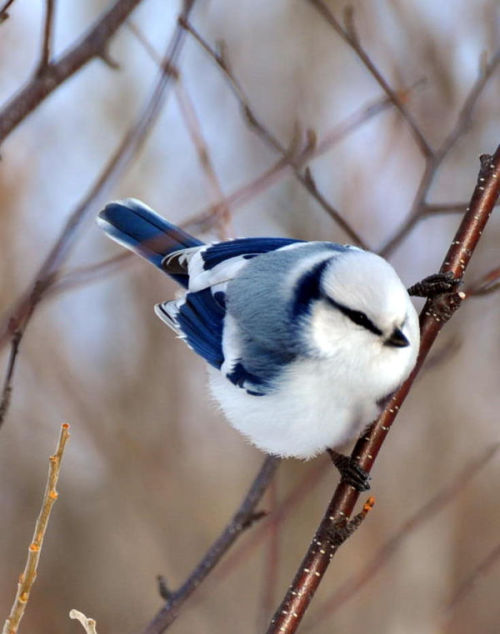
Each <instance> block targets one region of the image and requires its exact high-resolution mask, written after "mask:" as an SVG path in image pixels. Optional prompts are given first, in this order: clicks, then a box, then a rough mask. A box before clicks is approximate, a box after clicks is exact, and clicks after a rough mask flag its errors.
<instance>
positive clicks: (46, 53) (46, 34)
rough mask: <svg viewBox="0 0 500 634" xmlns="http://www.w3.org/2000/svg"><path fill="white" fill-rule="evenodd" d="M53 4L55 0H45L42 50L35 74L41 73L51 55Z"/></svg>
mask: <svg viewBox="0 0 500 634" xmlns="http://www.w3.org/2000/svg"><path fill="white" fill-rule="evenodd" d="M54 6H55V0H45V20H44V24H43V39H42V50H41V53H40V61H39V62H38V68H37V71H36V75H37V76H39V75H41V74H43V72H44V71H45V69H46V68H47V66H48V65H49V63H50V58H51V55H52V32H53V29H54Z"/></svg>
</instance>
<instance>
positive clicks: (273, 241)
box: [201, 238, 302, 271]
mask: <svg viewBox="0 0 500 634" xmlns="http://www.w3.org/2000/svg"><path fill="white" fill-rule="evenodd" d="M297 242H302V240H294V239H293V238H239V239H237V240H229V241H228V242H219V243H218V244H211V245H210V246H208V247H207V248H206V249H203V250H202V251H201V257H202V259H203V268H204V270H205V271H208V270H210V269H213V268H214V267H216V266H217V265H218V264H221V263H222V262H224V261H226V260H230V259H232V258H236V257H241V258H243V259H245V260H249V259H250V258H254V257H255V256H256V255H260V254H261V253H267V252H268V251H276V249H281V248H283V247H287V246H289V245H290V244H295V243H297Z"/></svg>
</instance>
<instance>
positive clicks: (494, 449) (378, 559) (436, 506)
mask: <svg viewBox="0 0 500 634" xmlns="http://www.w3.org/2000/svg"><path fill="white" fill-rule="evenodd" d="M499 447H500V445H499V444H498V443H497V444H495V445H493V446H490V447H487V448H486V449H485V450H483V451H482V452H481V454H480V455H479V456H478V457H477V458H475V459H474V460H472V461H471V462H470V463H469V464H468V465H466V466H465V467H464V468H463V469H462V470H461V472H460V473H459V474H458V475H457V476H456V477H455V478H454V479H453V480H452V482H450V484H448V485H447V486H445V487H443V488H442V489H441V490H440V491H438V493H437V494H436V495H434V496H433V497H432V498H431V499H430V500H429V501H428V502H426V503H425V504H424V505H423V506H422V507H421V508H419V509H418V511H416V513H414V514H413V515H412V516H411V517H409V518H408V519H407V520H406V521H405V522H403V524H402V525H401V527H400V528H399V529H398V531H397V532H396V533H395V534H394V535H393V536H392V537H391V538H390V539H388V540H387V541H386V543H385V544H384V545H383V546H382V547H381V548H380V549H379V550H378V551H377V552H376V553H375V554H374V555H373V557H372V558H371V559H369V560H368V561H366V563H364V565H363V566H362V568H361V569H360V570H358V572H357V573H355V574H353V575H351V576H350V577H348V578H347V579H346V580H345V581H344V582H343V583H342V585H341V586H340V587H339V588H338V589H337V590H336V591H335V593H333V594H332V596H331V597H330V598H329V599H327V600H326V601H325V602H324V603H323V604H322V605H320V606H319V608H318V609H317V610H315V611H314V618H313V620H312V621H311V622H310V623H308V625H307V627H305V628H304V631H308V630H312V629H314V628H315V627H317V626H318V625H320V624H321V623H323V622H324V621H325V619H327V618H328V617H330V616H331V615H332V614H333V613H334V612H335V611H336V610H338V608H340V607H342V606H343V605H344V604H345V603H346V602H347V601H349V599H351V598H352V597H353V596H355V595H356V594H357V593H358V592H359V590H360V589H361V588H362V587H363V586H364V585H365V584H366V583H368V582H369V581H370V580H371V579H372V578H373V577H374V576H375V575H376V574H377V572H378V571H379V570H380V569H381V568H382V567H383V566H385V565H386V564H387V562H388V561H389V559H390V558H391V557H392V556H393V555H394V554H395V552H396V550H397V549H398V548H399V546H400V545H401V543H402V542H403V541H404V540H405V539H407V538H408V537H409V536H410V535H411V534H413V533H414V532H415V531H416V530H417V529H418V528H420V527H421V526H422V525H423V524H425V523H426V522H428V521H429V520H430V519H431V518H432V517H434V515H436V514H437V513H439V512H440V511H441V510H442V509H443V508H444V507H445V506H446V505H447V504H449V503H450V502H451V501H452V500H454V499H455V498H456V497H457V495H458V494H459V493H460V492H461V491H462V490H463V489H464V488H465V487H466V486H467V485H468V484H469V482H470V481H471V480H472V478H473V477H474V476H475V475H477V474H478V473H479V472H480V471H481V470H482V469H483V468H484V467H485V466H486V465H487V464H488V463H489V462H490V461H491V459H492V458H493V457H494V456H496V455H497V453H498V449H499Z"/></svg>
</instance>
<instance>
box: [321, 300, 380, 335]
mask: <svg viewBox="0 0 500 634" xmlns="http://www.w3.org/2000/svg"><path fill="white" fill-rule="evenodd" d="M326 299H327V300H328V302H329V303H330V304H331V305H332V306H333V307H334V308H336V309H337V310H340V312H341V313H343V314H344V315H345V316H346V317H349V319H350V320H351V321H352V322H354V323H355V324H357V325H358V326H362V327H363V328H366V330H369V331H370V332H373V334H374V335H381V334H382V331H381V330H380V328H377V326H375V324H374V323H373V321H372V320H371V319H369V318H368V317H367V316H366V315H365V313H362V312H361V311H360V310H353V309H352V308H348V307H347V306H343V305H342V304H339V303H338V302H336V301H335V300H334V299H332V298H331V297H327V298H326Z"/></svg>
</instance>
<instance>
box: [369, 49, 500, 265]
mask: <svg viewBox="0 0 500 634" xmlns="http://www.w3.org/2000/svg"><path fill="white" fill-rule="evenodd" d="M499 65H500V49H498V50H497V51H496V52H495V53H494V55H493V57H492V58H491V61H490V63H489V64H484V65H483V66H482V67H481V70H480V73H479V77H478V78H477V80H476V81H475V83H474V85H473V86H472V88H471V90H470V92H469V94H468V96H467V98H466V99H465V101H464V103H463V105H462V108H461V109H460V112H459V115H458V117H457V120H456V122H455V125H454V126H453V127H452V129H451V131H450V132H449V133H448V136H447V137H446V138H445V139H444V141H443V142H442V143H441V145H440V146H439V148H438V149H437V150H436V151H435V152H433V153H432V154H430V155H429V156H427V157H426V163H425V168H424V172H423V174H422V177H421V180H420V184H419V186H418V188H417V192H416V194H415V197H414V199H413V203H412V206H411V209H410V212H409V214H408V217H407V219H406V221H405V222H404V223H403V224H402V225H401V226H400V227H399V229H398V230H397V231H396V233H395V234H394V235H393V236H392V237H391V238H390V239H389V240H388V241H387V243H386V244H385V245H384V246H383V247H382V248H381V249H380V251H379V253H380V254H381V255H383V256H387V255H389V254H390V253H392V252H393V251H394V249H395V248H396V247H397V246H398V245H399V244H400V243H401V242H402V241H403V240H404V239H405V237H406V236H407V235H409V233H410V232H411V231H412V229H413V228H414V227H415V225H416V224H417V223H418V222H419V221H420V220H421V219H422V218H423V217H425V216H426V215H427V214H428V205H427V204H426V198H427V196H428V194H429V190H430V188H431V186H432V183H433V182H434V179H435V177H436V173H437V171H438V169H439V167H440V166H441V163H442V162H443V160H444V159H445V158H446V156H447V155H448V154H449V152H450V150H451V149H452V147H453V146H454V145H455V143H456V142H457V141H458V139H459V138H460V137H461V136H462V135H463V134H464V133H465V132H466V131H467V130H468V128H469V127H470V124H471V119H472V113H473V111H474V108H475V106H476V103H477V100H478V99H479V97H480V96H481V94H482V92H483V90H484V88H485V86H486V84H487V83H488V81H489V79H490V78H491V77H492V76H493V74H494V72H495V71H496V70H497V68H498V66H499Z"/></svg>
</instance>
